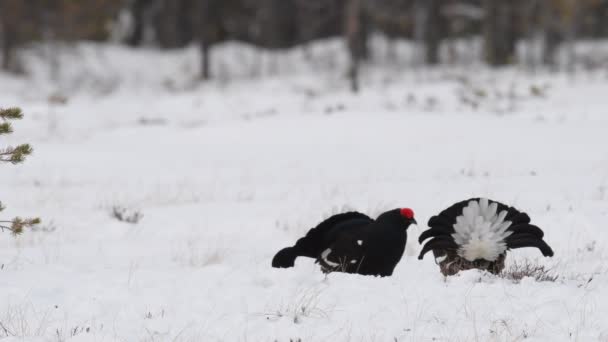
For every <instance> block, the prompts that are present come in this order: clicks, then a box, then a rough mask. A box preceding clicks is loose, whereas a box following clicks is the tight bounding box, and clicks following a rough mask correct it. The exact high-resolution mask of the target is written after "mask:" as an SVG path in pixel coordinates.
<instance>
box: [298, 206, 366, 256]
mask: <svg viewBox="0 0 608 342" xmlns="http://www.w3.org/2000/svg"><path fill="white" fill-rule="evenodd" d="M371 222H374V220H373V219H371V218H370V217H369V216H367V215H365V214H362V213H359V212H355V211H352V212H348V213H343V214H337V215H334V216H331V217H330V218H328V219H326V220H324V221H323V222H321V223H319V224H318V225H317V226H316V227H314V228H312V229H311V230H309V231H308V233H306V236H304V237H303V238H301V239H299V240H298V241H297V242H296V244H295V246H294V248H295V249H296V251H297V253H298V255H300V256H307V257H310V258H316V257H317V256H318V255H319V254H320V253H321V252H322V251H323V250H324V249H326V248H327V246H329V245H331V244H332V243H333V242H334V241H335V240H336V238H337V237H338V236H340V234H339V233H340V232H341V231H347V230H349V229H350V228H352V227H358V226H364V225H367V224H369V223H371Z"/></svg>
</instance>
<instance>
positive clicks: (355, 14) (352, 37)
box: [344, 0, 369, 92]
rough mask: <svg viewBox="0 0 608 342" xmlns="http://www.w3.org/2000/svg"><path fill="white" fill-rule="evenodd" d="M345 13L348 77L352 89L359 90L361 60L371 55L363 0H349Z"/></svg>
mask: <svg viewBox="0 0 608 342" xmlns="http://www.w3.org/2000/svg"><path fill="white" fill-rule="evenodd" d="M344 13H345V20H344V24H345V30H344V31H345V35H346V42H347V46H348V52H349V55H350V66H349V70H348V78H349V80H350V85H351V89H352V91H353V92H358V91H359V88H360V80H359V71H360V67H361V62H362V61H363V60H364V59H366V58H368V57H369V50H368V46H367V40H368V27H367V17H366V13H365V10H364V7H363V6H362V3H361V0H348V2H347V3H346V9H345V12H344Z"/></svg>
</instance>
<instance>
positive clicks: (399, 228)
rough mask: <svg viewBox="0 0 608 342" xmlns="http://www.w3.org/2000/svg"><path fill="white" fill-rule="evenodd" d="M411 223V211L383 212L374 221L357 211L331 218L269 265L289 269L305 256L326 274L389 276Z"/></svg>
mask: <svg viewBox="0 0 608 342" xmlns="http://www.w3.org/2000/svg"><path fill="white" fill-rule="evenodd" d="M408 210H409V209H408ZM407 216H409V218H408V217H407ZM413 222H415V220H414V218H413V212H411V210H409V211H406V210H405V209H395V210H392V211H389V212H386V213H384V214H382V215H380V216H379V217H378V219H377V220H373V219H371V218H369V217H368V216H366V215H364V214H361V213H358V212H349V213H343V214H338V215H334V216H332V217H330V218H328V219H327V220H325V221H323V222H321V223H320V224H319V225H318V226H317V227H315V228H313V229H311V230H310V231H309V232H308V233H307V234H306V236H305V237H303V238H301V239H299V240H298V241H297V242H296V244H295V245H294V246H293V247H287V248H284V249H282V250H281V251H279V252H278V253H277V254H276V255H275V257H274V259H273V261H272V266H273V267H279V268H286V267H292V266H293V265H294V260H295V259H296V258H297V257H299V256H304V257H310V258H314V259H316V262H317V263H319V264H320V265H321V269H322V271H323V272H326V273H329V272H345V273H357V274H362V275H379V276H390V275H392V273H393V270H394V268H395V266H396V265H397V263H399V261H400V260H401V257H402V255H403V252H404V250H405V244H406V241H407V233H406V230H407V228H408V227H409V225H410V224H411V223H413Z"/></svg>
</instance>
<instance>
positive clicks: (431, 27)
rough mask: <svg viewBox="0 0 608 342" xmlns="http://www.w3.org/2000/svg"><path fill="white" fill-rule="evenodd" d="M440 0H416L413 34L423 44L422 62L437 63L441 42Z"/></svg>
mask: <svg viewBox="0 0 608 342" xmlns="http://www.w3.org/2000/svg"><path fill="white" fill-rule="evenodd" d="M440 10H441V3H440V0H417V1H416V18H415V20H416V23H415V31H416V32H415V36H416V38H417V40H418V41H420V42H422V43H423V44H424V63H426V64H430V65H436V64H439V44H440V42H441V32H440V31H441V30H440V28H441V26H442V25H441V12H440Z"/></svg>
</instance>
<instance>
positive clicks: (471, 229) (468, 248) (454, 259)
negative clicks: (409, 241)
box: [418, 198, 553, 275]
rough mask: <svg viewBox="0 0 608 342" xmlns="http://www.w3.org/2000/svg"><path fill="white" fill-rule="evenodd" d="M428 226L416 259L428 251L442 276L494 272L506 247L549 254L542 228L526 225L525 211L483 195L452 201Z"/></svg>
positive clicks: (504, 256)
mask: <svg viewBox="0 0 608 342" xmlns="http://www.w3.org/2000/svg"><path fill="white" fill-rule="evenodd" d="M428 225H429V227H430V229H428V230H426V231H425V232H423V233H422V234H421V235H420V238H419V242H420V243H423V242H424V241H425V240H427V239H429V238H431V240H429V241H428V242H426V243H425V245H424V247H423V249H422V251H421V253H420V256H419V257H418V258H419V259H422V258H423V257H424V254H426V253H427V252H429V251H431V250H432V251H433V254H434V256H435V261H436V262H437V264H439V266H440V268H441V272H442V273H443V274H444V275H453V274H456V273H458V272H459V271H461V270H466V269H472V268H477V269H482V270H486V271H489V272H491V273H494V274H498V273H500V272H501V271H502V269H503V268H504V265H505V258H506V253H507V251H508V250H509V249H515V248H522V247H536V248H538V249H540V251H541V252H542V254H543V255H544V256H553V250H551V247H549V245H547V244H546V243H545V241H544V240H543V236H544V233H543V231H542V230H541V229H540V228H538V227H537V226H535V225H532V224H530V217H529V216H528V215H527V214H526V213H523V212H520V211H519V210H517V209H515V208H513V207H510V206H507V205H505V204H502V203H500V202H496V201H491V200H488V199H485V198H473V199H470V200H466V201H462V202H459V203H456V204H454V205H452V206H451V207H449V208H447V209H446V210H444V211H442V212H441V213H440V214H439V215H437V216H433V217H431V219H430V220H429V223H428Z"/></svg>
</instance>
